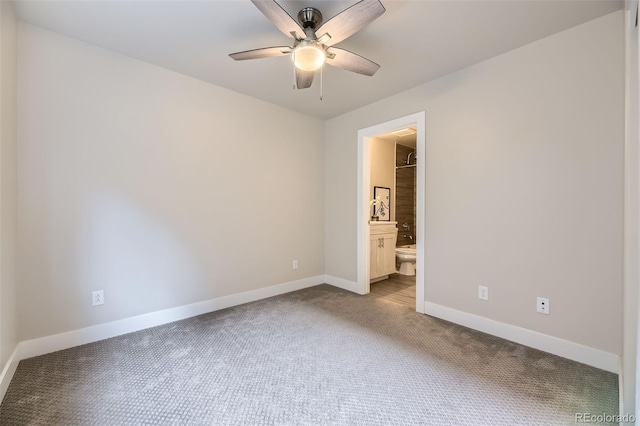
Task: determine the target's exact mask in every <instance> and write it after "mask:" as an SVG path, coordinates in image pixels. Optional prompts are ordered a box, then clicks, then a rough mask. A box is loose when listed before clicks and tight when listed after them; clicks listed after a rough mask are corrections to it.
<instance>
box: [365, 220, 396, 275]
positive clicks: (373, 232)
mask: <svg viewBox="0 0 640 426" xmlns="http://www.w3.org/2000/svg"><path fill="white" fill-rule="evenodd" d="M369 231H370V232H369V235H370V238H369V256H370V258H369V268H370V270H369V279H370V280H376V279H381V278H382V279H384V278H386V277H387V276H388V275H389V274H393V273H394V272H396V240H397V238H398V228H396V222H371V223H370V226H369Z"/></svg>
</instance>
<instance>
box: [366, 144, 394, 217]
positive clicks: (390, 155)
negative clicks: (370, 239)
mask: <svg viewBox="0 0 640 426" xmlns="http://www.w3.org/2000/svg"><path fill="white" fill-rule="evenodd" d="M369 148H370V152H369V159H370V160H371V177H370V179H371V180H370V182H371V188H369V199H370V200H373V198H374V196H373V192H374V191H373V187H374V186H383V187H385V188H391V200H389V202H390V205H391V206H392V207H391V220H392V221H394V220H396V209H395V208H394V206H395V204H396V203H395V199H396V188H395V186H396V144H395V140H394V139H393V138H389V137H375V138H371V141H370V143H369ZM369 211H370V212H371V214H373V208H372V207H369Z"/></svg>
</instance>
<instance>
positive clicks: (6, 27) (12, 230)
mask: <svg viewBox="0 0 640 426" xmlns="http://www.w3.org/2000/svg"><path fill="white" fill-rule="evenodd" d="M16 48H17V21H16V17H15V15H14V11H13V6H12V4H11V3H10V2H8V1H2V2H0V371H2V369H3V367H4V366H5V365H6V363H7V360H8V359H9V357H10V356H11V354H12V353H13V351H14V350H15V348H16V346H17V343H18V340H17V335H16V332H17V324H16V270H15V269H16V245H17V241H16V240H17V236H16V228H17V217H16V214H17V208H18V207H17V181H16V178H17V175H16V173H17V172H16V167H17V154H16V147H17V145H16V143H17V136H16V127H17V118H16V115H17V111H16V93H17V80H16V67H17V54H16Z"/></svg>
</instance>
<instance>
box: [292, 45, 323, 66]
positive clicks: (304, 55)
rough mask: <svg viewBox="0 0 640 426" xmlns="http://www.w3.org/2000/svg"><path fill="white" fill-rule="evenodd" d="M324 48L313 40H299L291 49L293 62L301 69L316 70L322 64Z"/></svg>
mask: <svg viewBox="0 0 640 426" xmlns="http://www.w3.org/2000/svg"><path fill="white" fill-rule="evenodd" d="M325 59H326V57H325V54H324V50H322V48H320V47H319V46H316V44H315V43H313V42H305V41H303V42H301V43H300V44H299V45H298V46H297V47H296V48H295V49H294V50H293V63H294V65H295V66H296V68H298V69H299V70H302V71H317V70H319V69H320V68H321V67H322V65H323V64H324V61H325Z"/></svg>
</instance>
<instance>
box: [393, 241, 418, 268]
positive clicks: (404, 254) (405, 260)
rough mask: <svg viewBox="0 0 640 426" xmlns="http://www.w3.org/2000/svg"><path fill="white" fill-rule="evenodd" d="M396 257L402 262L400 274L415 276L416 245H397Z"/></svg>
mask: <svg viewBox="0 0 640 426" xmlns="http://www.w3.org/2000/svg"><path fill="white" fill-rule="evenodd" d="M396 259H397V260H398V262H399V263H400V269H399V270H398V273H399V274H400V275H408V276H414V275H415V274H416V245H415V244H411V245H408V246H401V247H396Z"/></svg>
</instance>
